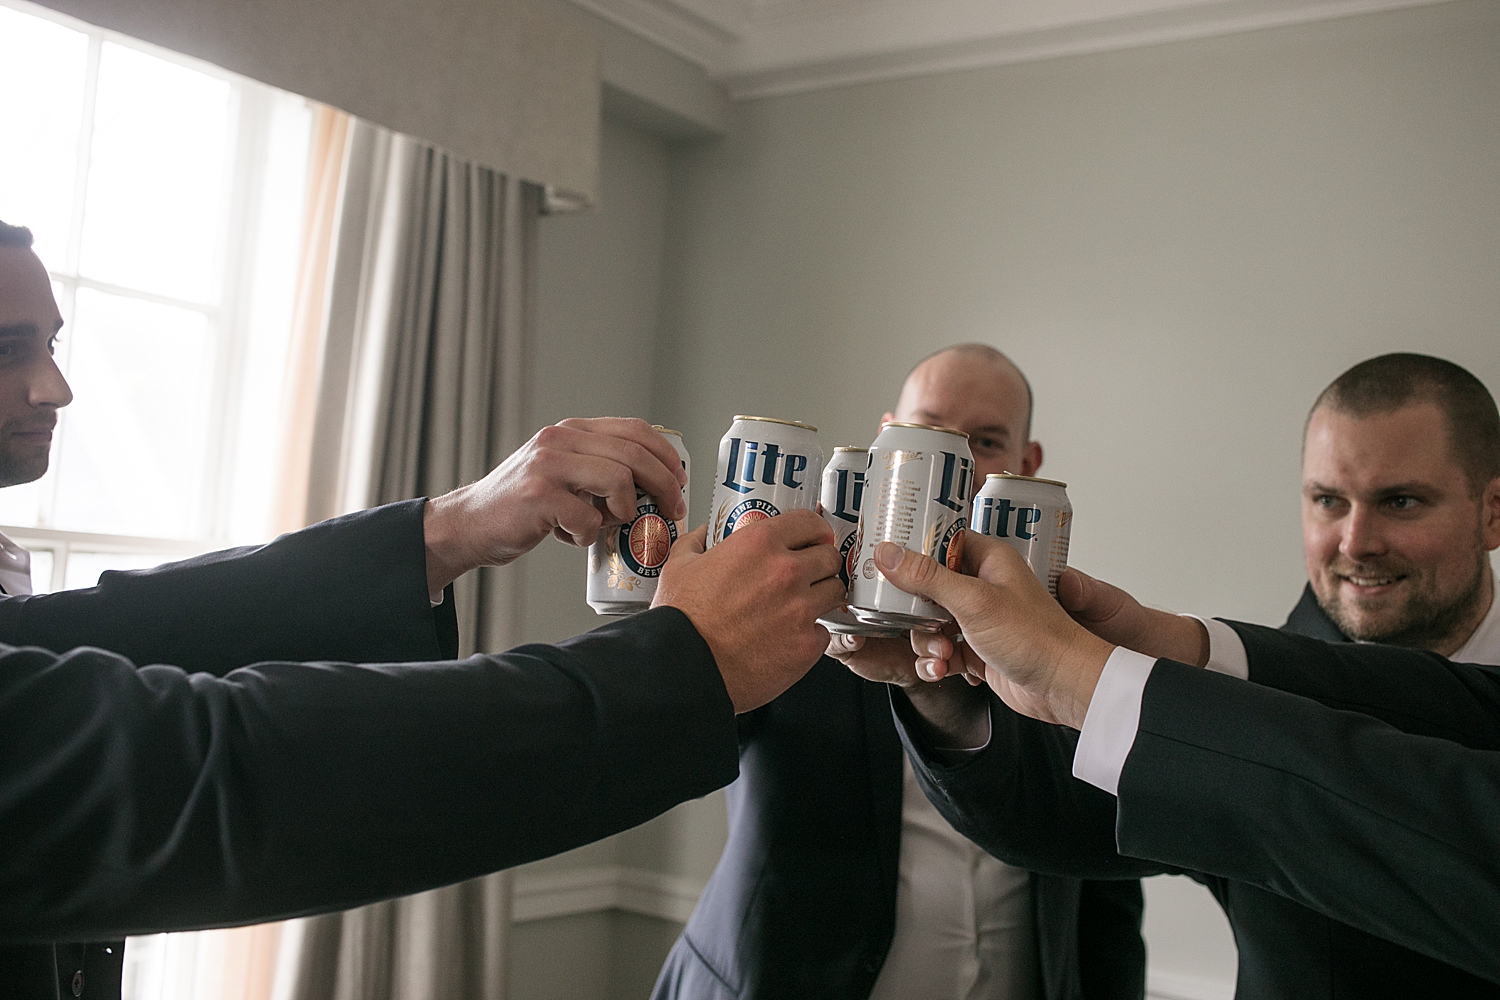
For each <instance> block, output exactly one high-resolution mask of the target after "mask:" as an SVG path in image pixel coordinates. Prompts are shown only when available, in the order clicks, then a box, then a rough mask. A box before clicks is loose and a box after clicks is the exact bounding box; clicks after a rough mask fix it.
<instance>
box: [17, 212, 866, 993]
mask: <svg viewBox="0 0 1500 1000" xmlns="http://www.w3.org/2000/svg"><path fill="white" fill-rule="evenodd" d="M29 242H30V241H29V233H26V232H25V231H24V230H17V229H16V228H15V227H3V226H0V484H3V485H11V484H14V483H17V482H24V481H28V480H29V479H34V478H36V477H37V476H40V475H41V474H42V473H43V472H44V471H45V470H46V467H47V452H48V448H49V445H50V437H51V433H50V432H51V428H52V425H53V424H54V423H55V421H56V415H57V413H56V411H57V410H58V409H59V408H60V407H62V406H65V405H66V404H67V403H68V401H69V400H70V398H71V394H70V392H69V390H68V387H67V384H66V382H65V381H64V380H63V378H62V376H61V373H60V372H58V370H57V368H56V366H55V365H54V364H53V362H52V358H51V345H52V341H53V339H54V338H55V336H56V334H57V331H58V328H59V327H60V326H61V317H60V316H59V315H58V313H57V308H56V305H55V303H54V302H53V301H52V297H51V293H50V286H49V283H48V280H47V275H46V272H45V269H44V268H42V266H41V263H40V261H38V260H37V259H36V257H35V255H34V254H32V253H31V251H30V249H29ZM679 474H680V465H679V463H678V461H677V456H676V453H675V452H674V451H673V450H672V447H671V445H670V444H669V443H667V442H666V441H665V439H663V438H661V436H660V435H658V434H655V433H654V432H653V431H651V430H650V429H649V427H648V426H647V425H645V424H644V423H643V422H641V421H628V420H611V419H606V420H597V421H565V422H564V423H563V424H562V425H559V426H557V427H551V428H545V429H544V430H543V431H541V432H540V433H538V435H537V436H536V437H535V438H533V439H532V441H531V442H530V443H529V444H528V445H526V446H525V447H524V448H522V449H521V450H520V451H518V452H517V453H516V454H515V455H513V456H511V458H509V459H507V460H506V462H504V463H502V464H501V466H500V467H498V468H497V469H496V470H494V471H493V472H492V473H491V474H490V475H489V476H487V477H485V478H484V479H483V480H481V481H480V482H478V483H475V484H471V485H470V486H466V487H463V488H461V489H459V490H456V491H454V492H453V493H450V494H447V495H446V496H444V497H440V498H436V499H434V500H414V501H409V502H406V503H400V504H392V505H389V506H387V507H382V508H377V509H375V510H371V511H364V512H361V513H359V514H355V515H351V516H349V517H345V518H338V519H335V520H333V521H329V522H325V523H323V524H320V525H316V526H314V527H313V528H309V529H307V530H306V531H302V532H297V533H294V534H291V535H286V536H283V537H282V538H280V539H278V540H277V541H275V542H273V543H271V544H269V545H265V546H261V547H258V548H250V549H238V550H231V551H229V552H222V553H214V554H211V555H208V556H203V557H199V558H197V559H192V560H188V561H186V562H183V563H178V564H173V565H169V566H165V567H160V568H158V569H156V570H148V571H143V572H135V573H110V574H106V575H105V576H104V578H103V579H102V580H101V582H100V585H99V586H98V587H95V588H91V589H88V590H83V591H74V592H67V593H61V594H52V595H39V596H15V595H16V592H17V591H24V590H26V589H29V588H27V587H26V586H25V582H24V581H25V578H24V574H23V573H20V572H18V571H19V570H21V569H24V567H18V566H17V565H15V559H14V558H10V559H7V560H5V561H4V562H3V563H0V583H3V584H6V585H7V589H8V590H9V591H10V593H11V596H7V597H5V598H4V599H0V748H3V752H0V845H4V846H3V850H0V943H3V944H0V993H3V994H4V995H5V996H7V997H10V996H19V997H32V996H47V997H53V996H59V995H61V996H75V997H81V996H87V997H96V996H103V997H111V996H115V997H117V996H118V995H119V990H120V982H119V972H120V959H121V954H122V950H121V942H119V941H118V940H112V941H108V942H104V943H101V944H97V945H88V944H84V943H82V942H88V941H97V940H99V939H100V938H105V937H108V938H118V937H119V936H123V935H125V934H129V933H149V932H153V931H159V930H167V929H182V928H191V927H205V926H222V925H227V924H234V923H249V922H256V921H261V920H268V919H279V918H282V917H286V916H291V915H295V914H299V913H310V912H315V911H319V910H328V909H343V908H347V907H350V906H355V905H360V904H363V903H366V902H370V901H373V900H376V899H380V898H387V897H391V896H396V895H403V894H407V893H411V892H415V891H420V890H423V889H427V888H432V887H434V886H438V885H443V884H448V883H451V882H454V881H458V880H461V879H465V878H470V877H473V876H476V875H479V874H483V873H485V872H489V871H494V870H497V869H499V868H503V867H507V866H509V865H513V864H517V863H520V862H523V861H526V860H530V859H533V858H536V857H541V856H543V855H546V854H550V853H554V852H556V851H559V850H564V849H567V848H569V847H572V846H576V845H577V844H581V843H585V842H587V841H589V840H593V839H597V838H598V837H602V836H605V835H607V834H609V833H612V832H615V831H617V830H620V829H624V828H626V827H628V826H632V825H634V824H636V823H639V822H641V821H643V820H645V819H647V818H649V817H650V816H652V815H655V814H656V813H659V812H661V811H662V810H663V809H665V808H667V807H669V806H671V805H673V804H675V803H676V802H679V801H681V800H683V799H685V798H689V797H692V796H696V795H701V794H704V793H706V792H707V791H710V790H711V789H713V788H715V787H718V786H720V785H722V784H724V783H725V782H727V781H729V780H731V779H732V778H733V777H734V775H735V773H736V770H737V762H736V755H735V749H734V747H735V742H734V735H733V720H734V713H735V712H738V711H745V710H748V709H751V708H754V707H757V706H758V705H760V704H763V703H764V702H765V701H768V700H769V699H770V698H772V697H774V696H775V695H776V694H778V693H780V691H782V690H784V689H785V687H786V686H787V685H789V684H790V683H791V682H792V681H794V680H795V679H796V678H797V677H799V676H801V674H802V673H804V672H805V671H806V669H807V667H808V666H809V665H810V664H811V663H812V662H813V661H814V660H815V659H816V658H817V655H818V653H819V652H821V650H822V648H823V646H824V645H825V643H826V640H827V636H826V633H824V632H823V630H822V629H821V628H820V627H818V626H817V625H816V624H815V623H814V619H815V618H816V616H817V615H819V614H821V613H823V612H825V611H827V610H829V609H831V608H832V607H834V606H835V605H836V604H837V602H838V601H839V599H840V598H841V596H842V588H841V586H840V585H839V584H838V579H837V565H838V554H837V552H835V551H834V550H833V548H832V546H831V545H829V544H827V543H828V541H829V540H830V532H828V530H827V528H826V526H825V525H823V523H822V521H821V519H819V518H817V516H816V515H814V514H811V513H809V512H802V513H800V514H798V515H796V516H793V515H787V516H786V517H782V518H775V519H773V520H772V521H771V522H768V523H767V524H766V525H764V526H761V525H756V526H753V527H752V528H750V529H747V530H746V531H744V532H740V533H737V534H736V537H735V539H733V540H731V542H730V543H726V544H725V545H723V546H716V547H715V550H714V552H712V553H704V552H703V546H702V542H703V531H702V530H701V529H700V530H699V531H698V532H695V533H694V534H692V535H690V536H688V538H687V539H685V540H684V543H683V544H681V545H680V546H679V547H678V548H677V550H675V551H674V553H673V556H672V558H671V559H670V560H669V561H668V566H667V568H666V569H665V570H664V572H663V574H662V577H661V581H660V586H659V589H658V594H657V605H658V606H657V608H655V609H654V610H652V611H650V612H648V613H646V614H642V615H639V616H637V617H635V618H633V619H631V620H629V621H627V622H623V623H620V624H617V625H612V626H607V627H605V628H603V629H599V630H596V631H595V632H592V633H590V634H588V635H586V636H583V637H579V638H577V639H573V640H570V641H569V642H566V643H562V644H560V645H557V646H526V647H521V648H518V649H516V650H513V651H511V652H509V653H505V654H498V655H491V656H475V657H472V658H470V659H469V660H465V661H462V662H454V661H443V660H442V658H443V657H450V656H452V655H454V653H455V652H456V646H457V643H456V627H455V621H454V617H453V612H452V610H451V607H452V601H451V599H449V595H448V593H447V592H446V588H447V585H448V584H449V583H451V581H452V580H453V579H455V578H456V577H457V576H458V575H460V574H461V573H463V572H466V571H467V570H469V569H471V568H474V567H476V566H479V565H495V564H500V563H504V562H509V561H511V560H512V559H515V558H516V557H518V556H519V555H520V554H521V553H523V552H524V551H526V550H528V549H529V548H531V547H532V546H534V545H536V544H537V543H538V542H540V541H541V540H542V539H543V538H545V537H546V535H547V534H549V533H555V534H558V535H560V536H562V537H564V538H567V539H569V540H573V541H578V542H583V541H586V540H590V539H592V538H593V537H594V535H596V534H597V531H598V529H599V526H600V525H601V524H603V523H606V522H607V520H608V519H609V518H613V517H620V516H625V515H628V514H629V513H630V512H633V510H634V506H635V483H637V482H639V483H641V484H643V485H644V486H646V487H647V488H650V489H652V491H653V492H654V493H657V494H658V495H660V496H662V497H663V498H664V500H663V503H664V505H665V506H667V507H674V506H678V505H680V503H681V499H680V495H679V494H678V486H679V484H680V478H679ZM593 498H598V501H599V502H598V503H597V504H596V503H594V502H590V500H591V499H593ZM622 503H626V504H628V509H627V508H626V507H622V506H621V504H622ZM601 508H602V509H601ZM669 513H671V512H670V511H669ZM741 536H743V539H741ZM731 543H732V544H731ZM721 553H722V555H721ZM7 554H8V555H10V553H7ZM106 650H107V651H106ZM309 659H313V660H322V661H327V662H318V663H307V662H297V661H303V660H309ZM358 661H369V662H373V663H382V664H385V665H383V666H370V665H364V666H360V665H353V664H355V663H357V662H358ZM401 661H407V662H401ZM423 661H438V662H423ZM166 663H170V664H172V665H171V666H165V665H159V664H166ZM59 941H62V942H79V943H65V944H57V943H55V942H59Z"/></svg>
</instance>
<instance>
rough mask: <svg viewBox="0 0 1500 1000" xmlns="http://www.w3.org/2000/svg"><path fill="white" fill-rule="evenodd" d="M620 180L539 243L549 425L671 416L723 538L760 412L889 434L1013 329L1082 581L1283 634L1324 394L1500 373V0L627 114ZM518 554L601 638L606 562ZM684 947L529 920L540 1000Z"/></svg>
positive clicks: (593, 860)
mask: <svg viewBox="0 0 1500 1000" xmlns="http://www.w3.org/2000/svg"><path fill="white" fill-rule="evenodd" d="M640 120H641V119H639V118H637V122H639V121H640ZM601 161H602V184H603V205H604V208H603V210H602V211H601V212H599V213H597V214H594V215H590V216H579V217H561V218H549V219H546V220H544V221H543V224H542V246H541V278H540V298H541V301H540V310H539V328H540V344H539V345H538V351H537V355H536V357H535V359H534V361H535V366H536V376H535V380H534V384H533V397H534V413H535V421H534V422H535V423H537V424H538V425H540V424H541V423H543V422H548V421H552V420H556V419H559V418H561V417H563V416H566V415H569V414H574V413H631V414H639V415H643V416H648V417H651V418H652V419H655V420H657V421H660V422H664V423H668V424H670V425H672V426H677V427H680V428H681V429H682V430H683V431H684V432H685V433H686V436H687V443H688V446H689V448H690V449H691V450H692V453H693V455H694V456H695V458H696V459H697V462H696V470H695V471H696V475H695V478H694V482H693V490H694V496H695V498H696V500H695V504H694V513H695V515H698V516H701V513H702V511H703V510H704V509H705V506H706V500H707V497H708V494H709V491H710V489H711V479H712V464H713V454H714V446H715V443H716V441H717V439H718V437H719V435H720V434H721V433H722V432H723V430H724V428H725V426H726V425H727V423H728V420H729V417H730V416H731V414H733V413H734V412H743V411H749V412H763V413H767V414H770V415H781V416H789V417H801V418H806V419H810V420H812V421H813V422H815V423H818V424H820V425H821V426H822V427H823V429H824V433H823V440H824V442H825V445H826V446H832V445H834V444H842V443H847V442H856V443H862V442H864V441H866V440H868V439H869V437H870V436H871V434H872V432H873V430H874V422H875V420H876V419H877V418H878V416H879V414H880V412H881V411H882V410H883V409H885V407H886V406H888V405H889V403H890V401H891V398H892V397H893V395H894V393H895V390H896V388H897V386H898V385H899V383H900V380H901V377H902V375H903V374H904V372H905V370H906V369H907V367H908V366H909V365H910V364H911V363H912V362H913V361H915V360H916V359H917V358H918V357H920V356H922V355H923V354H925V353H927V352H928V351H930V350H932V349H934V348H936V347H939V346H941V345H943V344H946V343H950V342H953V341H957V340H967V339H977V340H984V341H988V342H990V343H994V344H996V345H997V346H999V347H1001V348H1003V349H1004V350H1006V351H1008V352H1010V353H1011V354H1012V355H1013V356H1014V357H1015V358H1016V359H1017V360H1018V361H1019V362H1020V363H1021V364H1022V365H1023V367H1025V368H1026V370H1027V371H1028V373H1029V374H1030V376H1031V378H1032V380H1033V382H1034V384H1035V386H1036V389H1037V396H1038V399H1037V424H1036V433H1037V436H1038V437H1039V438H1040V439H1041V440H1042V441H1043V443H1044V444H1045V445H1046V447H1047V454H1048V458H1047V462H1046V464H1045V465H1044V467H1043V471H1044V474H1048V475H1052V476H1055V477H1058V478H1062V479H1065V480H1067V481H1068V482H1069V484H1070V487H1069V491H1070V493H1071V495H1072V497H1073V501H1074V505H1075V507H1076V508H1077V510H1078V521H1077V522H1076V525H1077V527H1076V531H1075V536H1074V559H1073V561H1074V562H1075V564H1077V565H1080V566H1082V567H1084V568H1086V569H1089V570H1091V571H1093V572H1096V573H1098V574H1100V575H1103V576H1105V577H1107V578H1109V579H1112V580H1114V581H1115V582H1118V583H1121V584H1123V585H1126V586H1128V587H1130V588H1131V589H1133V590H1134V591H1135V592H1136V593H1137V594H1138V595H1140V596H1141V597H1142V598H1144V599H1146V600H1148V601H1151V602H1154V603H1157V604H1161V605H1165V606H1168V607H1172V608H1175V609H1177V610H1197V611H1203V612H1212V613H1216V614H1226V615H1234V616H1239V617H1243V618H1247V619H1250V620H1255V621H1264V622H1272V623H1276V622H1279V621H1280V620H1281V618H1282V617H1283V616H1284V614H1285V612H1286V610H1287V608H1288V607H1289V606H1290V604H1291V602H1292V600H1293V599H1294V597H1295V596H1296V592H1297V590H1298V588H1299V587H1300V584H1301V580H1302V578H1303V577H1302V566H1301V551H1300V544H1299V534H1298V527H1297V482H1298V446H1299V435H1300V429H1301V421H1302V418H1303V415H1304V413H1305V411H1306V408H1307V406H1308V405H1309V403H1310V402H1311V400H1312V399H1313V397H1314V395H1315V394H1316V393H1317V391H1318V390H1319V389H1320V388H1321V387H1322V386H1323V385H1324V384H1326V383H1327V382H1328V381H1329V380H1330V379H1331V378H1332V377H1334V376H1335V375H1336V374H1338V373H1339V372H1340V371H1342V370H1343V369H1344V368H1345V367H1347V366H1348V365H1349V364H1352V363H1353V362H1355V361H1357V360H1359V359H1361V358H1364V357H1367V356H1370V355H1372V354H1375V353H1379V352H1382V351H1386V350H1393V349H1418V350H1425V351H1429V352H1432V353H1437V354H1441V355H1444V356H1447V357H1450V358H1452V359H1454V360H1456V361H1458V362H1460V363H1461V364H1464V365H1466V366H1468V367H1469V368H1470V369H1471V370H1473V371H1475V372H1476V374H1478V375H1479V376H1480V377H1481V378H1483V379H1484V380H1486V381H1487V382H1488V384H1490V386H1491V387H1492V388H1500V351H1497V350H1496V347H1497V344H1500V338H1497V336H1496V319H1495V318H1496V316H1497V315H1500V280H1497V278H1500V5H1496V4H1494V3H1492V2H1467V0H1459V2H1455V3H1451V4H1445V5H1439V6H1434V7H1429V8H1424V9H1418V10H1412V11H1405V12H1398V13H1391V14H1381V15H1370V16H1363V17H1358V18H1349V19H1344V20H1339V21H1331V22H1325V23H1321V24H1314V25H1307V26H1301V27H1296V28H1289V29H1278V30H1273V31H1265V32H1257V33H1249V34H1243V35H1236V36H1230V37H1225V38H1218V39H1208V40H1202V41H1193V42H1186V43H1179V44H1173V45H1165V46H1158V47H1154V48H1150V49H1141V50H1136V51H1131V52H1117V53H1108V54H1102V55H1096V56H1089V57H1080V58H1074V59H1066V60H1055V61H1050V62H1042V63H1034V64H1028V65H1019V66H1013V67H1006V68H999V69H993V70H981V71H972V72H966V73H959V74H950V75H945V76H936V77H929V78H920V79H912V80H904V81H898V82H893V83H885V84H873V85H867V86H860V87H851V88H846V89H841V90H833V91H824V92H819V93H813V94H807V95H801V96H794V97H787V98H774V99H767V100H761V101H755V102H749V103H746V104H742V105H738V106H736V107H734V108H733V110H732V112H731V113H730V119H729V130H728V134H727V136H726V137H725V138H724V139H722V140H719V141H714V142H699V143H690V144H676V145H671V144H668V143H666V142H664V141H663V140H662V139H660V138H657V137H654V136H653V135H651V134H649V133H648V132H647V131H644V130H642V129H641V128H640V127H638V125H631V124H626V123H624V122H621V121H618V120H616V121H607V122H606V124H605V128H604V134H603V142H602V146H601ZM527 560H528V561H527V563H526V574H527V582H528V588H527V589H528V599H527V603H526V607H525V614H524V621H525V628H526V634H527V637H528V638H533V639H556V638H560V637H562V636H565V635H569V634H573V633H574V632H577V631H579V630H581V629H584V628H588V627H591V626H592V625H594V624H595V623H596V622H597V619H596V618H594V616H593V615H592V613H591V612H589V611H588V609H587V608H586V607H585V606H584V604H583V601H582V580H583V558H582V554H581V553H578V552H576V551H569V550H567V549H565V547H563V546H561V545H558V544H556V543H553V542H549V543H547V544H546V545H544V546H543V547H542V548H541V549H540V550H538V551H537V552H535V553H533V554H532V555H530V556H528V557H527ZM723 836H724V815H723V806H722V799H721V797H719V796H713V797H710V798H709V799H706V800H703V801H701V802H697V803H690V804H688V805H686V806H684V807H681V808H680V809H679V810H676V811H674V812H673V813H671V814H668V815H667V816H665V817H663V818H661V819H659V820H657V821H655V822H653V823H650V824H646V825H645V826H643V827H641V828H638V829H637V830H634V831H631V832H629V833H627V834H624V835H622V836H620V837H617V838H615V839H613V840H611V841H607V842H605V843H603V844H599V845H593V846H591V847H588V848H584V849H582V850H581V851H578V852H574V853H573V854H571V855H566V856H564V857H562V858H557V859H552V860H550V861H547V862H542V863H540V864H539V865H538V866H537V869H536V870H540V871H559V870H566V869H568V868H570V867H580V866H583V867H588V866H601V865H622V866H627V867H633V868H647V869H652V870H656V871H661V872H665V873H668V874H672V875H680V876H688V877H692V878H698V879H701V878H704V877H706V876H707V874H708V873H709V872H710V871H711V870H712V866H713V863H714V860H715V859H716V856H717V852H718V849H719V846H720V845H721V844H722V840H723ZM1148 892H1149V896H1150V904H1149V906H1148V917H1147V933H1148V940H1149V942H1150V946H1151V956H1152V969H1153V975H1154V976H1155V977H1156V981H1157V982H1158V984H1159V985H1160V984H1162V983H1168V984H1172V983H1175V984H1177V985H1178V986H1180V987H1183V988H1185V989H1197V988H1198V987H1200V986H1201V987H1206V988H1207V990H1208V992H1214V991H1215V989H1217V990H1219V991H1222V990H1223V988H1224V985H1225V984H1226V983H1227V982H1229V980H1230V979H1231V978H1232V974H1233V967H1234V949H1233V943H1232V940H1230V938H1229V935H1228V931H1227V927H1226V926H1225V924H1224V922H1223V919H1222V917H1221V916H1220V915H1219V913H1218V911H1217V908H1216V907H1215V906H1214V905H1213V904H1212V903H1211V902H1210V901H1209V900H1208V899H1207V898H1206V896H1204V895H1203V893H1202V892H1201V890H1199V889H1198V888H1197V887H1196V886H1194V885H1192V884H1190V883H1187V882H1186V881H1185V880H1181V879H1163V880H1156V881H1155V882H1154V883H1153V884H1151V885H1150V886H1148ZM626 925H629V926H626ZM674 931H675V925H674V924H671V923H670V922H667V921H652V920H650V919H649V918H644V917H639V916H635V915H630V914H622V913H618V912H612V913H607V914H600V915H581V916H576V917H564V918H557V919H555V920H550V921H544V922H539V923H536V924H532V925H523V927H522V928H520V929H518V933H517V938H516V942H517V949H518V957H517V963H516V975H517V977H518V979H517V983H518V985H520V984H529V985H527V989H526V990H520V991H518V992H517V994H516V995H517V996H518V997H519V998H522V1000H530V998H533V997H542V996H554V995H576V996H594V995H604V994H596V993H591V992H588V991H587V990H584V989H583V988H582V987H578V986H576V983H577V981H578V978H579V977H580V976H582V977H584V978H590V977H593V978H594V979H597V977H599V976H604V977H606V978H607V980H608V982H609V983H611V984H613V985H612V986H611V987H609V988H614V987H619V988H620V989H621V990H622V991H623V992H620V993H619V994H618V995H621V996H638V995H640V989H639V986H638V982H644V981H646V980H648V979H649V975H648V974H647V972H649V970H647V972H643V971H641V970H642V969H644V968H646V967H648V966H651V965H653V963H654V962H655V960H656V955H657V954H659V952H660V951H662V950H664V948H665V946H666V943H667V942H668V941H669V940H670V937H671V935H672V933H673V932H674ZM627 940H628V941H629V942H631V944H630V947H629V948H627V949H626V951H628V953H629V954H630V955H631V956H632V959H631V961H632V962H634V964H635V965H636V966H640V967H641V968H634V966H632V967H631V968H628V969H627V968H624V967H622V966H621V965H620V963H619V956H620V955H621V954H623V952H621V951H620V948H621V942H622V941H627ZM590 942H592V943H590ZM585 951H586V952H587V955H588V957H584V955H583V953H584V952H585ZM549 956H551V958H550V960H551V961H553V962H555V963H556V964H555V966H553V965H548V964H547V962H548V960H549ZM538 963H540V964H538ZM589 963H594V964H592V965H590V964H589ZM565 966H567V967H565ZM590 970H592V971H590ZM600 970H603V971H600ZM559 976H560V977H562V978H563V979H569V977H572V979H571V980H569V981H570V982H573V983H574V984H575V985H573V986H569V985H568V984H567V983H564V982H563V981H562V980H557V981H556V982H554V981H553V980H555V979H557V977H559ZM548 977H551V978H550V979H549V978H548ZM601 988H604V987H601ZM549 991H550V992H549ZM557 991H562V992H557ZM570 991H571V992H570ZM1198 992H1200V993H1202V992H1203V990H1198ZM1225 995H1227V994H1225Z"/></svg>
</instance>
